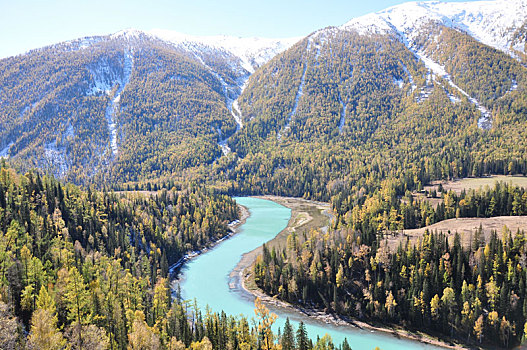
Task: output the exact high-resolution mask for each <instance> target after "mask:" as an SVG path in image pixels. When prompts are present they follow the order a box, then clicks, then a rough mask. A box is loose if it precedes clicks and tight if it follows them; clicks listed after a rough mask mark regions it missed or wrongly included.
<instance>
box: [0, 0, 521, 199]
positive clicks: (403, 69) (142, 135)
mask: <svg viewBox="0 0 527 350" xmlns="http://www.w3.org/2000/svg"><path fill="white" fill-rule="evenodd" d="M503 3H504V2H503V1H502V0H497V1H484V2H476V3H440V2H425V3H423V2H414V3H405V4H402V5H397V6H395V7H391V8H389V9H386V10H383V11H380V12H377V13H373V14H368V15H365V16H362V17H359V18H356V19H353V20H351V21H348V22H347V23H345V24H343V25H341V26H338V27H327V28H324V29H321V30H318V31H315V32H313V33H311V34H310V35H308V36H306V37H304V38H301V39H300V40H298V38H289V39H262V38H237V37H228V36H214V37H197V36H190V35H186V34H181V33H176V32H173V31H164V30H153V31H150V32H144V31H139V30H135V29H129V30H123V31H119V32H116V33H113V34H110V35H106V36H95V37H85V38H80V39H76V40H72V41H68V42H63V43H59V44H56V45H51V46H47V47H44V48H41V49H36V50H33V51H30V52H29V53H28V54H25V55H19V56H14V57H10V58H6V59H3V60H0V70H1V71H2V72H4V73H3V74H2V76H1V80H0V89H4V90H5V91H8V92H9V93H8V94H6V95H4V96H2V97H1V98H0V113H2V118H0V126H1V128H0V136H1V138H0V156H1V157H3V158H6V157H10V158H11V160H12V161H13V162H15V163H17V164H18V165H19V166H21V167H38V168H45V169H50V170H51V171H53V172H54V173H55V174H56V175H57V176H60V177H66V178H67V179H69V180H74V181H75V182H78V183H79V182H86V181H88V182H91V181H95V182H108V181H112V182H116V183H123V182H124V183H126V182H135V181H143V180H145V179H148V178H150V179H152V178H159V177H160V176H174V175H177V176H181V175H182V174H188V173H189V172H190V173H191V174H192V175H191V177H192V176H196V173H197V174H198V175H197V176H198V177H206V178H209V180H210V178H211V177H212V178H215V177H216V176H218V177H219V179H220V181H230V180H231V179H232V178H237V176H241V175H240V173H239V172H240V171H241V172H242V174H244V175H243V176H245V172H246V169H244V167H245V165H244V164H245V163H246V162H249V160H244V158H245V157H246V156H247V155H255V154H261V155H262V157H263V156H268V157H271V158H273V157H274V156H275V152H277V150H279V149H283V150H284V152H286V150H287V152H289V151H292V150H293V149H294V147H296V146H299V147H298V149H304V148H303V147H304V146H305V147H306V148H305V149H311V148H316V147H317V145H318V143H320V142H322V143H325V144H326V146H327V148H328V154H327V155H324V156H323V158H324V157H331V155H330V154H331V151H329V149H334V150H333V152H340V151H341V149H340V148H341V147H344V148H345V149H347V150H348V151H349V150H350V149H353V150H354V151H353V152H357V147H364V145H365V144H366V143H368V142H378V138H379V137H381V135H386V133H387V132H388V131H389V132H388V134H390V132H393V129H394V128H400V127H401V123H400V121H399V119H401V118H403V116H404V115H414V116H415V118H417V119H416V120H413V121H412V122H413V123H416V124H423V123H427V119H426V118H425V116H426V114H427V113H428V112H427V111H426V109H427V108H432V107H434V108H439V110H438V111H437V112H436V113H438V114H437V116H436V117H437V118H439V119H438V120H437V122H438V125H437V127H438V128H440V130H442V131H441V132H440V134H441V135H443V137H445V140H444V142H452V141H448V140H449V137H450V138H451V137H452V134H450V135H449V134H448V133H447V134H444V130H446V129H445V128H444V127H443V126H441V124H440V119H441V118H446V116H447V115H451V114H452V113H454V114H453V115H455V116H456V117H452V118H453V119H450V120H449V121H448V122H449V123H452V121H453V120H457V122H459V123H461V124H458V125H456V124H452V125H451V126H450V127H451V128H452V129H450V127H449V128H448V130H450V131H449V132H450V133H452V132H454V129H455V128H456V127H458V128H460V127H461V128H469V130H471V132H475V133H477V132H478V131H477V130H473V129H472V128H474V127H475V128H478V126H479V129H480V130H483V131H490V130H492V128H495V130H494V131H493V132H502V131H501V130H500V128H501V127H502V125H503V123H502V120H503V119H502V117H501V115H500V114H503V111H504V110H509V109H510V108H511V107H510V106H511V105H508V106H507V107H506V109H504V107H503V106H502V105H503V103H504V101H506V103H512V102H509V101H511V98H512V97H511V96H510V95H513V96H515V97H517V96H523V94H524V92H523V91H524V87H525V79H524V76H525V72H524V70H525V68H524V66H521V65H522V64H523V63H522V58H521V54H522V51H521V50H520V49H522V47H520V46H521V45H520V44H517V45H516V46H513V47H512V48H514V47H516V48H517V49H519V50H516V49H515V50H516V51H517V52H516V51H510V50H509V51H510V52H509V51H507V50H505V49H504V47H503V45H501V44H500V45H501V46H500V45H498V44H499V42H498V41H499V40H498V41H496V40H495V42H494V44H495V45H494V46H489V45H488V44H486V43H484V42H482V40H481V38H480V40H478V38H476V37H474V36H471V35H469V33H468V32H467V31H466V30H464V29H463V28H461V29H460V28H458V27H459V26H457V27H456V25H455V23H457V22H459V23H465V22H467V21H469V20H470V21H469V22H467V23H468V24H470V25H474V23H475V22H476V20H477V19H478V18H480V17H481V18H482V20H484V19H485V18H484V17H485V16H486V14H487V13H489V11H490V12H491V15H489V16H490V17H489V18H490V19H489V20H488V21H490V22H492V23H494V22H496V23H502V22H503V18H506V19H508V22H510V23H512V24H513V27H514V28H512V29H511V30H505V29H507V28H508V27H507V28H505V27H503V26H501V27H499V28H498V29H496V33H502V34H503V33H504V34H503V35H502V36H501V38H505V39H504V40H505V42H512V41H511V40H512V39H511V38H513V37H514V35H516V34H518V33H523V32H522V31H523V30H524V26H523V24H522V23H524V22H525V20H527V19H525V15H524V14H522V13H517V14H514V16H515V17H514V18H515V19H514V20H510V16H509V15H510V13H512V12H513V11H514V9H517V8H519V7H522V8H523V6H525V5H526V3H527V1H525V0H522V1H519V0H516V1H514V2H513V5H511V6H510V8H507V9H499V8H500V6H501V5H502V4H503ZM464 6H468V7H469V8H468V10H467V11H465V12H463V15H462V16H461V15H459V13H460V9H462V8H463V7H464ZM485 6H490V7H491V8H496V7H497V8H498V9H499V11H497V12H495V13H494V12H492V11H491V10H485ZM409 8H410V9H417V10H419V11H413V12H412V11H411V12H408V11H407V9H409ZM405 11H406V12H405ZM478 11H479V12H478ZM438 13H439V14H440V13H447V14H449V15H452V16H454V17H455V18H454V19H452V20H445V18H446V17H445V16H446V15H441V16H442V17H441V16H439V15H438ZM478 13H479V14H478ZM456 16H457V17H456ZM388 17H389V18H388ZM467 18H468V19H467ZM524 19H525V20H524ZM456 21H457V22H456ZM464 21H465V22H464ZM488 21H487V22H488ZM483 22H485V21H483ZM487 22H485V23H487ZM520 24H522V25H521V26H520ZM466 27H468V25H467V26H466ZM379 28H380V29H381V30H379ZM500 28H501V29H500ZM504 28H505V29H504ZM526 28H527V27H526ZM465 29H466V28H465ZM509 29H510V28H509ZM513 29H514V30H513ZM484 33H486V32H484ZM484 33H483V34H484ZM511 33H513V34H511ZM483 36H484V35H480V37H483ZM519 38H520V40H519V41H518V43H523V41H522V40H523V36H521V35H520V36H519ZM496 42H498V44H496ZM518 45H520V46H518ZM482 55H484V56H485V58H484V59H483V58H481V57H479V56H482ZM522 67H523V68H522ZM483 76H484V77H485V78H484V79H483V80H482V79H481V77H483ZM21 77H22V78H24V77H31V79H22V80H20V78H21ZM443 101H444V102H443ZM446 102H449V104H448V105H447V104H446ZM515 103H516V104H517V102H515ZM436 104H439V106H436ZM429 106H432V107H429ZM518 110H521V109H518ZM416 111H417V112H416ZM514 113H516V114H515V115H517V118H518V120H523V119H522V118H523V117H522V116H521V113H520V114H517V112H514ZM460 115H463V118H461V119H459V120H458V119H456V118H459V116H460ZM445 120H447V119H445ZM37 125H39V127H40V129H39V130H38V129H36V128H35V126H37ZM429 129H430V127H427V130H428V131H427V132H431V131H430V130H429ZM405 132H408V130H407V131H405ZM402 136H403V135H393V134H390V137H394V139H393V140H389V143H393V144H394V145H398V143H397V142H400V139H401V137H402ZM382 137H385V136H382ZM396 140H399V141H396ZM81 145H82V146H81ZM300 145H302V147H300ZM368 147H374V146H373V145H370V146H368ZM81 150H82V151H81ZM231 153H232V154H231ZM249 159H252V158H251V157H249ZM251 161H253V160H251ZM211 166H212V169H213V172H212V174H213V175H211V176H209V175H203V173H206V172H207V171H210V167H211ZM281 166H283V165H278V166H276V165H275V168H273V169H280V167H281ZM251 167H252V166H251ZM205 169H207V170H205ZM273 171H274V170H273ZM326 176H327V175H323V177H326ZM342 176H346V174H344V175H342ZM92 179H93V180H92ZM216 180H217V179H214V180H213V181H216ZM324 181H325V180H324ZM316 186H319V185H316ZM310 192H311V191H310ZM290 194H294V193H290ZM297 195H298V194H297ZM299 195H303V193H299Z"/></svg>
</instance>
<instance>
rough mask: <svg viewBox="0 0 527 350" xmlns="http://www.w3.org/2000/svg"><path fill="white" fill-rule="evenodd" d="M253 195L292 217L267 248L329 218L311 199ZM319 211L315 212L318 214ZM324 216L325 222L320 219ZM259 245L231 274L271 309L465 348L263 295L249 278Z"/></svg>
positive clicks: (325, 209) (323, 207) (325, 208)
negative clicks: (285, 208)
mask: <svg viewBox="0 0 527 350" xmlns="http://www.w3.org/2000/svg"><path fill="white" fill-rule="evenodd" d="M256 198H261V199H266V200H271V201H273V202H275V203H278V204H280V205H283V206H285V207H287V208H290V209H291V218H290V220H289V223H288V225H287V227H286V228H285V229H283V230H282V231H281V232H280V233H278V235H277V236H276V237H275V238H274V239H272V240H271V241H270V242H269V243H267V245H268V246H269V247H278V246H283V245H284V244H285V243H286V240H287V236H288V235H289V234H290V233H292V232H297V231H300V232H301V231H303V230H307V231H309V230H310V229H317V228H318V229H323V228H326V229H327V227H328V225H329V222H330V220H331V218H332V216H331V213H330V211H329V210H330V208H329V205H328V204H326V203H320V202H311V201H307V200H304V199H298V198H288V197H277V196H258V197H256ZM317 211H318V213H319V214H318V215H317ZM321 215H322V216H324V218H325V221H324V220H323V219H322V217H321ZM261 251H262V248H261V247H259V248H256V249H254V250H253V251H251V252H248V253H246V254H244V255H243V256H242V259H241V260H240V262H239V263H238V264H237V265H236V267H235V268H234V269H233V270H232V272H231V275H230V277H231V278H233V279H235V280H236V283H235V284H236V285H238V286H239V289H240V290H241V291H243V292H244V293H247V294H249V295H251V296H252V297H254V298H256V297H258V298H260V299H261V300H262V301H263V302H264V304H266V305H267V306H271V307H272V308H279V309H285V310H288V311H290V312H297V313H300V314H302V315H305V316H308V317H310V318H312V319H316V320H318V321H320V322H323V323H326V324H332V325H335V326H339V327H350V328H358V329H362V330H369V331H371V332H383V333H385V334H390V335H393V336H394V337H396V338H405V339H409V340H413V341H418V342H421V343H425V344H430V345H434V346H438V347H442V348H447V349H465V347H463V346H461V345H459V344H455V343H447V342H445V341H443V340H440V339H438V338H434V337H432V336H430V335H429V334H426V333H422V332H411V331H408V330H405V329H403V328H395V327H386V326H374V325H371V324H368V323H366V322H363V321H359V320H354V319H349V318H343V317H340V316H338V315H333V314H327V313H324V312H323V311H320V310H316V309H308V308H302V307H298V306H294V305H292V304H289V303H286V302H283V301H281V300H278V299H276V298H273V297H271V296H269V295H267V294H265V293H264V292H263V291H262V290H261V289H259V288H258V287H257V286H256V284H255V283H254V280H253V279H252V265H253V264H254V261H255V260H256V257H257V256H258V255H259V254H260V253H261Z"/></svg>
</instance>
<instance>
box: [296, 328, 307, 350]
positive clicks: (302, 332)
mask: <svg viewBox="0 0 527 350" xmlns="http://www.w3.org/2000/svg"><path fill="white" fill-rule="evenodd" d="M296 348H297V350H309V348H310V347H309V339H308V337H307V331H306V326H304V322H302V321H300V324H299V325H298V330H297V331H296Z"/></svg>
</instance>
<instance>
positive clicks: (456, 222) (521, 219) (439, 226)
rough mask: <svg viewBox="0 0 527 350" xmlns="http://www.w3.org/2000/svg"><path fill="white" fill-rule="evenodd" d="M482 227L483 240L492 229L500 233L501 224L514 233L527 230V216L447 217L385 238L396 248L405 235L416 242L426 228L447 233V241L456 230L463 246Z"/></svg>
mask: <svg viewBox="0 0 527 350" xmlns="http://www.w3.org/2000/svg"><path fill="white" fill-rule="evenodd" d="M480 225H481V227H482V230H483V235H484V237H485V240H487V239H488V238H489V237H490V234H491V233H492V231H497V232H498V235H500V234H501V231H502V229H503V226H507V228H508V229H509V230H510V231H511V232H512V233H513V234H514V233H515V232H516V231H517V230H518V229H520V230H527V216H497V217H494V218H459V219H449V220H444V221H440V222H437V223H435V224H433V225H430V226H427V227H422V228H418V229H412V230H404V231H403V232H402V233H399V234H398V235H396V236H389V237H388V238H387V241H388V246H389V247H390V248H393V249H395V248H397V247H398V246H399V242H400V241H402V242H403V244H404V242H406V237H408V238H409V239H410V242H411V243H415V242H417V240H418V239H419V238H420V237H422V236H423V234H424V233H425V231H426V230H428V231H429V232H433V231H437V232H441V231H442V232H443V233H444V234H445V235H448V237H449V241H451V242H452V241H453V239H454V236H455V233H456V232H458V233H459V235H460V236H461V241H462V243H463V245H464V246H467V245H468V244H469V243H470V241H471V239H472V237H473V236H474V231H475V230H477V229H478V228H479V227H480Z"/></svg>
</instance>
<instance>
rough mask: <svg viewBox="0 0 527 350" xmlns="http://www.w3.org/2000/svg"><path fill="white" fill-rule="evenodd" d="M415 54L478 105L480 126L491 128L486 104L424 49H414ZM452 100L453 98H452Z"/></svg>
mask: <svg viewBox="0 0 527 350" xmlns="http://www.w3.org/2000/svg"><path fill="white" fill-rule="evenodd" d="M414 54H415V55H416V56H417V57H419V59H420V60H421V61H423V63H424V64H425V66H426V67H427V68H428V69H430V70H431V71H432V72H433V73H434V74H435V75H436V76H439V77H441V78H443V79H444V80H446V81H447V82H448V84H449V85H450V86H452V87H453V88H454V89H456V90H457V91H459V92H460V93H461V94H462V95H463V96H465V97H466V98H467V99H468V100H469V102H470V103H472V104H473V105H475V106H476V108H477V109H478V110H479V111H480V112H481V117H480V118H479V119H478V126H479V127H480V128H481V129H485V130H487V129H490V127H491V126H492V123H491V114H490V112H489V111H488V109H487V108H485V106H483V105H482V104H481V103H480V102H479V101H478V100H476V99H475V98H474V97H472V96H470V95H469V94H468V93H466V92H465V90H463V89H462V88H460V87H459V86H457V85H456V84H455V83H454V82H453V81H452V79H451V77H450V75H449V74H448V73H447V72H446V70H445V68H444V67H443V66H441V65H440V64H439V63H437V62H434V61H433V60H431V59H430V58H429V57H427V56H426V54H425V53H424V52H423V51H414ZM451 100H452V99H451Z"/></svg>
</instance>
